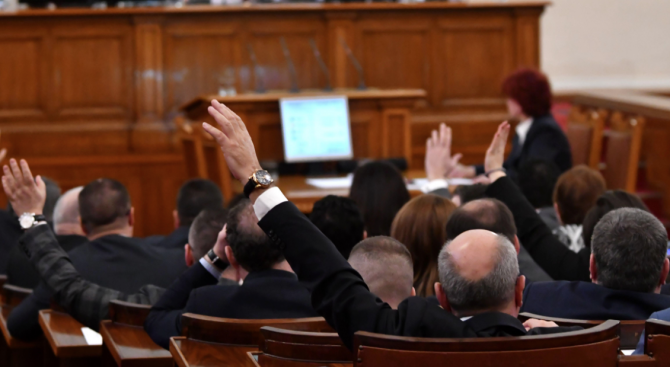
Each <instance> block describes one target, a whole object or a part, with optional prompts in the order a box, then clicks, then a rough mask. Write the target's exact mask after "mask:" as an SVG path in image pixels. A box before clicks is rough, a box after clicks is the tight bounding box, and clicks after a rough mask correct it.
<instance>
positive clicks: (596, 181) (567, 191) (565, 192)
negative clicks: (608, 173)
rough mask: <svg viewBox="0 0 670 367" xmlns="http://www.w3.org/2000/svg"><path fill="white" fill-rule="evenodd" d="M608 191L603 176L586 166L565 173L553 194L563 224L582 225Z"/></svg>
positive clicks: (576, 167) (559, 179)
mask: <svg viewBox="0 0 670 367" xmlns="http://www.w3.org/2000/svg"><path fill="white" fill-rule="evenodd" d="M606 190H607V185H606V184H605V179H604V178H603V175H601V174H600V172H598V171H596V170H594V169H592V168H589V167H587V166H585V165H579V166H575V167H573V168H571V169H570V170H568V171H566V172H565V173H563V174H562V175H561V177H559V178H558V182H556V187H555V189H554V194H553V198H554V199H553V200H554V202H555V203H556V206H558V214H559V215H560V216H561V222H563V224H582V223H583V222H584V218H585V217H586V214H587V213H588V212H589V210H591V208H593V206H594V205H595V204H596V201H597V200H598V198H599V197H600V195H602V194H604V193H605V191H606ZM603 215H604V213H603ZM598 219H600V218H598ZM594 225H595V223H594Z"/></svg>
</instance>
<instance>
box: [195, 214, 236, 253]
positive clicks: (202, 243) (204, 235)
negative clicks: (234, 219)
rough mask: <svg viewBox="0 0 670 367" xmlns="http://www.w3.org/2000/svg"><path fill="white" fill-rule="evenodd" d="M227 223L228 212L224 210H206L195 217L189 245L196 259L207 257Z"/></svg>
mask: <svg viewBox="0 0 670 367" xmlns="http://www.w3.org/2000/svg"><path fill="white" fill-rule="evenodd" d="M227 221H228V210H226V209H223V208H211V209H204V210H203V211H201V212H200V214H198V216H197V217H195V219H194V220H193V223H192V224H191V229H190V230H189V232H188V245H189V246H191V249H192V250H193V258H194V259H199V258H201V257H203V256H205V254H206V253H207V252H208V251H209V250H211V249H212V248H213V247H214V245H215V244H216V240H217V238H218V236H219V232H221V230H222V229H223V226H225V225H226V222H227Z"/></svg>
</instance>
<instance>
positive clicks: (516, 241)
mask: <svg viewBox="0 0 670 367" xmlns="http://www.w3.org/2000/svg"><path fill="white" fill-rule="evenodd" d="M514 249H515V250H516V254H517V255H519V252H520V251H521V242H519V237H517V236H516V235H514Z"/></svg>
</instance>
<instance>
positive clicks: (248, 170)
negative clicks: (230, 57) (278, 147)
mask: <svg viewBox="0 0 670 367" xmlns="http://www.w3.org/2000/svg"><path fill="white" fill-rule="evenodd" d="M207 112H209V114H210V115H211V116H212V117H213V118H214V120H216V122H217V124H218V125H219V128H220V129H221V130H219V129H217V128H215V127H214V126H212V125H210V124H208V123H206V122H203V124H202V127H203V129H205V131H207V132H208V133H209V134H210V135H211V136H212V137H213V138H214V140H216V142H217V143H218V144H219V146H220V147H221V150H222V151H223V156H224V157H225V159H226V163H227V164H228V168H229V169H230V172H231V173H232V174H233V176H235V178H236V179H238V180H239V181H240V182H242V184H243V185H244V184H246V183H247V181H248V180H249V177H250V176H251V175H252V174H253V173H254V172H256V171H258V170H260V169H261V165H260V164H259V163H258V157H257V156H256V151H255V150H254V143H253V142H252V141H251V136H249V132H248V131H247V128H246V126H245V125H244V122H243V121H242V119H240V117H239V116H237V115H236V114H235V113H234V112H233V111H231V110H230V109H229V108H228V107H226V106H224V105H223V104H221V103H219V101H217V100H212V105H211V106H209V107H208V108H207Z"/></svg>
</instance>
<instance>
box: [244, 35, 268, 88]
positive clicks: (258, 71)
mask: <svg viewBox="0 0 670 367" xmlns="http://www.w3.org/2000/svg"><path fill="white" fill-rule="evenodd" d="M247 52H249V59H251V65H253V68H254V75H255V76H256V93H265V83H264V82H263V79H264V77H265V70H263V68H262V67H261V66H260V65H258V59H256V53H255V52H254V48H253V46H251V43H247Z"/></svg>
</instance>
